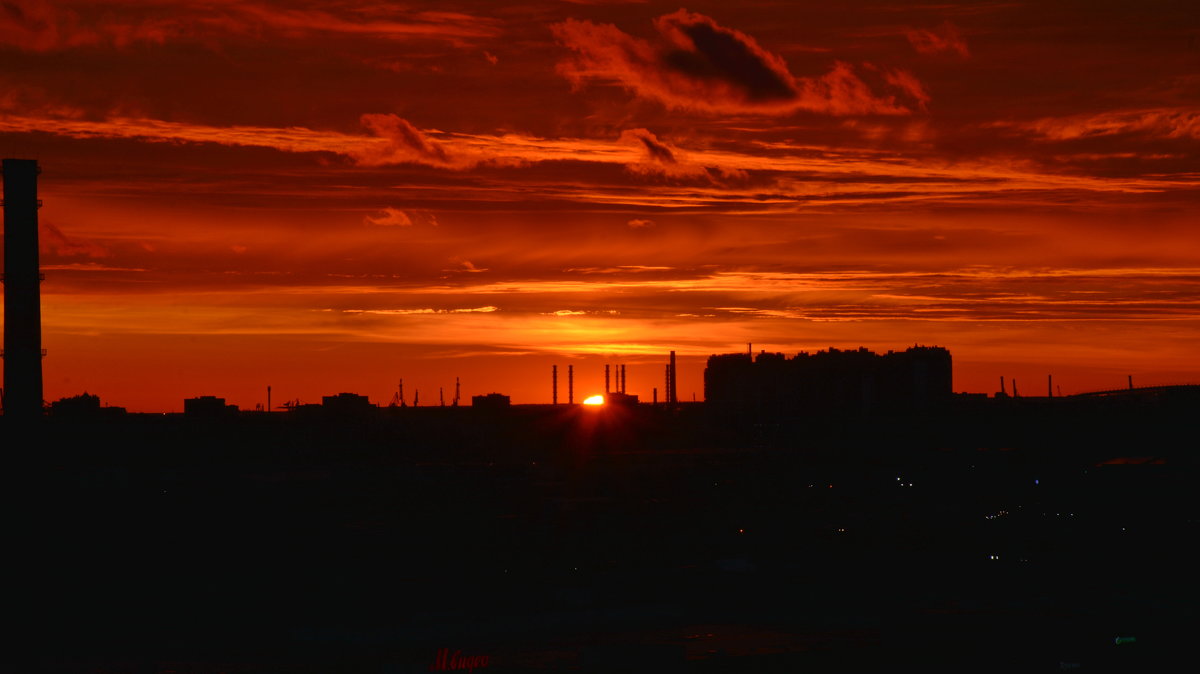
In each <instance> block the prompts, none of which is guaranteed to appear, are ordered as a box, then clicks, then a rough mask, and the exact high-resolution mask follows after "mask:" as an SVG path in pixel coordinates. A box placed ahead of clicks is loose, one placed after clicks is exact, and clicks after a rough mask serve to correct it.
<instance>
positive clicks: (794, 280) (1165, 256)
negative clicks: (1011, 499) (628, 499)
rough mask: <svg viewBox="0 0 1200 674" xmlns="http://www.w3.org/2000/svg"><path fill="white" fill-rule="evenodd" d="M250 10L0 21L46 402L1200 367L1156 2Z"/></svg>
mask: <svg viewBox="0 0 1200 674" xmlns="http://www.w3.org/2000/svg"><path fill="white" fill-rule="evenodd" d="M259 4H260V5H261V6H259V5H254V7H255V8H256V9H245V8H238V7H235V6H234V5H232V4H229V3H222V5H221V6H220V7H218V8H207V7H208V6H207V5H205V7H206V8H207V9H201V8H200V6H199V5H194V4H190V3H187V2H184V3H176V4H174V5H173V6H172V8H171V10H170V11H167V10H166V9H163V11H162V12H161V13H156V12H151V11H150V10H149V9H146V8H142V9H138V8H136V7H133V6H131V5H129V4H128V3H119V2H114V3H107V2H89V3H76V2H64V3H55V4H53V5H51V4H48V3H40V2H32V1H28V2H21V3H16V4H14V5H13V6H14V7H18V6H19V7H20V11H17V10H14V11H16V12H17V13H16V14H11V15H5V17H3V18H0V30H2V31H3V34H4V35H5V36H6V45H5V47H4V49H5V50H6V53H7V54H8V55H9V57H10V58H11V60H12V64H13V65H12V67H10V68H8V69H6V71H5V74H6V77H8V78H9V80H10V86H9V89H10V91H12V92H13V93H12V94H11V95H10V96H9V97H8V98H6V99H5V101H6V102H5V103H4V107H3V109H2V110H0V114H2V115H3V116H2V118H0V140H2V141H3V146H2V147H3V148H4V152H3V154H4V156H5V157H21V158H29V159H36V160H37V161H39V162H40V164H41V166H42V167H43V169H44V173H43V174H42V175H41V176H40V189H41V197H42V199H43V202H44V206H43V208H42V210H41V212H40V223H39V224H40V226H41V229H42V232H41V240H42V253H43V260H42V268H43V273H45V275H46V278H45V281H44V282H43V283H42V284H41V289H42V293H43V297H44V305H45V311H44V314H43V320H44V338H45V344H44V345H43V347H44V348H46V350H47V358H46V360H45V362H44V365H45V368H46V369H45V377H46V379H45V387H46V399H47V400H56V399H59V398H62V397H65V396H72V395H77V394H79V393H81V392H83V391H90V392H97V393H99V394H101V395H102V397H103V398H104V400H105V401H110V402H111V403H112V404H114V405H120V406H124V407H126V408H128V409H130V410H134V411H144V412H165V411H179V409H180V407H179V405H180V401H181V400H182V399H183V398H185V397H189V396H194V395H206V394H212V395H222V396H224V397H226V398H227V399H229V400H230V401H231V402H233V403H235V404H237V405H239V406H240V407H242V408H252V407H253V406H254V405H256V404H259V403H263V402H265V401H264V400H263V395H262V392H263V391H264V390H265V388H266V386H268V385H269V386H274V387H275V388H276V389H277V390H278V391H279V393H280V396H282V398H281V399H294V398H300V399H303V400H307V401H316V400H319V399H320V397H321V396H323V395H329V394H331V393H335V392H337V391H355V392H358V393H362V394H365V395H368V396H370V397H371V398H372V399H373V400H383V401H386V400H387V399H388V398H390V396H391V394H392V390H393V388H394V386H395V382H396V380H398V379H400V378H404V379H405V380H406V381H408V382H410V385H411V386H412V387H413V388H414V389H417V388H419V389H421V390H422V391H424V392H426V393H428V392H434V391H436V389H437V388H439V387H441V388H446V387H449V386H452V385H453V378H454V377H459V378H461V380H462V385H463V386H465V387H466V390H465V391H464V393H469V394H470V395H476V394H482V393H487V392H489V391H505V392H507V394H509V395H511V396H512V397H513V400H514V401H515V402H516V403H518V404H520V403H540V402H544V401H545V400H546V398H545V390H546V387H545V385H544V384H543V383H542V376H541V374H540V373H542V372H543V371H545V370H546V369H548V368H549V367H550V366H552V365H554V364H556V363H557V364H560V365H564V364H565V363H567V362H575V363H576V364H578V365H580V368H579V370H580V376H581V377H583V378H587V379H586V380H581V382H580V385H581V388H590V389H592V390H599V388H600V382H599V381H598V376H599V375H598V374H597V373H598V371H599V369H600V366H602V365H603V364H604V363H614V362H618V361H620V362H624V363H626V364H627V365H628V366H629V384H630V388H631V390H632V389H636V390H637V392H638V393H640V394H641V395H643V396H644V397H645V396H647V395H648V393H649V389H650V388H652V387H653V386H654V385H655V384H657V382H658V379H659V372H658V371H657V368H658V361H659V359H660V358H661V355H662V354H664V353H667V352H669V351H672V350H674V351H676V352H677V354H678V357H679V370H678V372H679V385H678V390H679V392H680V397H681V398H682V399H684V400H688V399H690V398H691V395H692V394H693V393H695V394H697V396H698V397H699V396H701V395H702V390H703V382H702V377H703V374H702V371H703V367H704V362H705V360H706V359H707V358H708V356H710V355H712V354H719V353H736V352H739V351H740V350H741V349H742V347H743V345H744V344H745V343H746V342H754V343H755V344H759V345H760V347H761V348H765V349H767V350H769V351H772V352H781V353H786V354H795V353H798V352H801V351H808V352H815V351H818V350H822V349H828V348H830V347H834V348H838V349H856V348H858V347H860V346H862V347H866V348H868V349H871V350H873V351H876V352H883V351H886V350H888V349H896V348H901V347H906V346H909V345H912V344H917V343H921V344H939V345H943V346H946V347H947V348H950V349H952V350H953V351H954V353H955V356H956V368H955V376H956V381H955V383H954V384H955V389H956V390H957V391H964V392H975V393H983V392H991V391H994V390H995V388H996V382H997V381H998V379H999V377H1001V376H1005V377H1007V378H1008V379H1010V380H1011V379H1017V380H1018V381H1021V382H1026V381H1028V382H1034V381H1042V380H1044V379H1045V377H1046V376H1047V375H1053V376H1054V378H1055V381H1056V382H1058V384H1059V385H1061V386H1062V388H1063V391H1064V393H1066V394H1070V393H1078V392H1084V391H1090V390H1101V389H1114V388H1120V387H1121V386H1122V385H1123V383H1124V380H1125V378H1126V376H1128V375H1133V376H1134V378H1135V379H1136V380H1137V381H1138V382H1139V383H1141V384H1145V385H1152V384H1173V383H1186V382H1189V381H1192V382H1194V381H1197V380H1200V356H1197V354H1196V352H1195V350H1194V349H1193V348H1192V347H1191V338H1192V335H1193V334H1194V333H1195V330H1196V329H1197V328H1198V327H1200V321H1198V317H1197V314H1196V311H1195V307H1196V306H1197V305H1196V297H1197V295H1196V289H1197V287H1200V283H1198V277H1197V274H1196V269H1197V268H1198V267H1200V261H1198V260H1197V258H1196V253H1195V251H1196V250H1198V249H1200V246H1197V245H1196V238H1195V237H1196V234H1195V228H1194V227H1193V226H1192V225H1191V220H1192V216H1193V215H1194V211H1195V190H1194V179H1193V177H1192V176H1191V168H1190V163H1189V162H1190V160H1192V159H1194V157H1193V154H1194V152H1195V149H1194V141H1195V134H1194V133H1193V129H1194V114H1195V113H1194V107H1195V101H1194V95H1193V93H1189V92H1190V90H1189V89H1187V87H1183V88H1179V87H1177V86H1176V83H1178V82H1182V81H1186V78H1187V77H1189V76H1190V73H1191V72H1192V71H1193V70H1194V68H1193V66H1194V59H1195V57H1196V56H1195V50H1194V49H1191V48H1190V47H1189V46H1188V45H1189V42H1188V38H1187V35H1188V34H1187V30H1188V28H1187V26H1189V25H1191V24H1190V17H1188V16H1186V13H1184V14H1183V15H1180V14H1178V13H1177V12H1178V9H1177V8H1174V7H1162V8H1159V9H1158V10H1156V11H1147V12H1137V13H1136V16H1129V12H1131V11H1132V10H1129V9H1124V8H1119V7H1108V8H1106V9H1105V10H1104V11H1098V10H1097V11H1090V12H1075V11H1074V10H1072V9H1069V8H1065V7H1064V8H1057V9H1054V10H1050V9H1046V10H1041V11H1040V12H1034V11H1032V10H1029V11H1022V10H1020V9H1017V8H1002V7H990V6H989V8H988V9H987V10H986V11H985V10H979V11H968V10H967V9H964V8H962V7H957V8H950V7H947V8H941V9H937V8H931V7H924V6H914V7H904V6H902V5H896V6H894V7H892V6H889V8H887V9H886V11H885V10H879V9H878V8H875V7H874V5H873V4H872V3H865V4H864V5H863V7H864V8H865V9H864V11H862V12H858V13H856V14H855V16H858V17H859V18H858V19H855V20H853V21H852V20H851V19H849V18H848V17H849V16H850V15H849V14H842V13H841V12H833V11H831V12H818V11H815V10H812V9H811V8H800V7H797V8H787V9H780V8H775V7H771V6H770V5H769V3H768V5H763V6H761V7H760V6H755V7H754V8H750V9H746V10H745V11H739V12H738V13H737V15H736V16H732V15H730V14H727V13H726V12H724V11H722V9H723V8H722V7H721V6H719V5H716V4H711V3H701V4H697V5H693V6H685V10H680V8H679V7H676V6H667V5H664V4H661V3H650V4H643V3H632V4H630V5H617V6H613V7H609V8H607V9H601V8H598V7H593V6H590V5H588V4H586V3H584V4H571V3H566V4H563V3H557V2H551V3H547V4H546V6H545V7H544V13H541V14H538V13H535V14H534V15H528V16H516V15H514V14H513V13H512V11H511V10H510V9H507V8H506V6H505V5H504V4H499V5H495V6H494V7H490V8H482V7H474V8H469V9H463V11H459V12H455V11H450V12H448V13H439V10H429V11H428V12H423V11H422V10H419V9H415V10H413V12H412V13H406V12H405V10H402V9H400V8H393V9H392V10H385V9H381V8H378V7H374V6H370V7H369V6H368V5H369V3H368V4H365V5H362V6H359V5H358V4H356V3H353V2H351V3H345V4H343V5H337V6H329V5H325V4H323V3H301V5H300V6H298V7H290V6H286V5H284V4H281V3H278V2H264V3H259ZM635 5H636V6H635ZM372 7H374V8H372ZM872 8H873V9H872ZM876 10H878V11H876ZM18 16H23V17H25V18H24V19H19V18H16V17H18ZM1127 25H1134V26H1141V27H1142V29H1143V30H1140V31H1139V30H1131V31H1128V32H1126V33H1122V34H1121V35H1120V36H1119V37H1116V36H1113V35H1112V34H1111V33H1112V30H1110V29H1109V27H1112V26H1127ZM1034 27H1036V30H1034ZM1041 30H1045V31H1049V32H1052V33H1054V35H1056V36H1057V37H1055V38H1054V39H1050V38H1045V39H1043V37H1042V34H1041V33H1040V32H1038V31H1041ZM1060 38H1061V39H1060ZM976 41H978V44H977V45H973V44H972V43H973V42H976ZM518 45H519V46H518ZM1038 50H1044V51H1045V52H1046V53H1045V54H1040V55H1039V56H1035V55H1034V52H1036V51H1038ZM1082 63H1087V64H1090V65H1089V66H1088V67H1084V66H1083V65H1080V64H1082ZM1047 64H1053V67H1048V65H1047ZM77 73H86V74H87V76H86V77H82V75H77ZM982 73H986V74H982ZM81 77H82V80H85V81H81ZM265 82H270V86H264V85H262V83H265ZM1147 82H1153V83H1154V84H1146V83H1147Z"/></svg>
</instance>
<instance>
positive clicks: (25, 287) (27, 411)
mask: <svg viewBox="0 0 1200 674" xmlns="http://www.w3.org/2000/svg"><path fill="white" fill-rule="evenodd" d="M40 172H41V169H39V168H38V165H37V161H36V160H33V159H5V160H4V162H3V173H4V414H5V416H8V417H18V418H32V417H37V416H40V415H41V414H42V355H43V354H42V306H41V294H40V289H39V288H38V285H39V284H40V283H41V279H42V275H41V272H40V271H39V270H38V217H37V211H38V207H39V206H40V204H39V202H38V198H37V176H38V173H40Z"/></svg>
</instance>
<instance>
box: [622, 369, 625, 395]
mask: <svg viewBox="0 0 1200 674" xmlns="http://www.w3.org/2000/svg"><path fill="white" fill-rule="evenodd" d="M621 393H625V365H623V364H622V365H621Z"/></svg>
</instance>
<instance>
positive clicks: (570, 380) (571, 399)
mask: <svg viewBox="0 0 1200 674" xmlns="http://www.w3.org/2000/svg"><path fill="white" fill-rule="evenodd" d="M567 404H568V405H574V404H575V366H574V365H568V366H567Z"/></svg>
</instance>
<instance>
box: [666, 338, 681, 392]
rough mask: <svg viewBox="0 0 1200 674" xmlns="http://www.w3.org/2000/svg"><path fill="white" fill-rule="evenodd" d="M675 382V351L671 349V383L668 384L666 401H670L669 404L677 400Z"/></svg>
mask: <svg viewBox="0 0 1200 674" xmlns="http://www.w3.org/2000/svg"><path fill="white" fill-rule="evenodd" d="M675 384H676V379H675V352H674V351H672V352H671V384H670V386H671V390H670V391H668V392H667V402H669V403H671V404H675V403H677V402H679V396H678V395H677V393H678V392H677V391H676V389H675Z"/></svg>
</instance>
